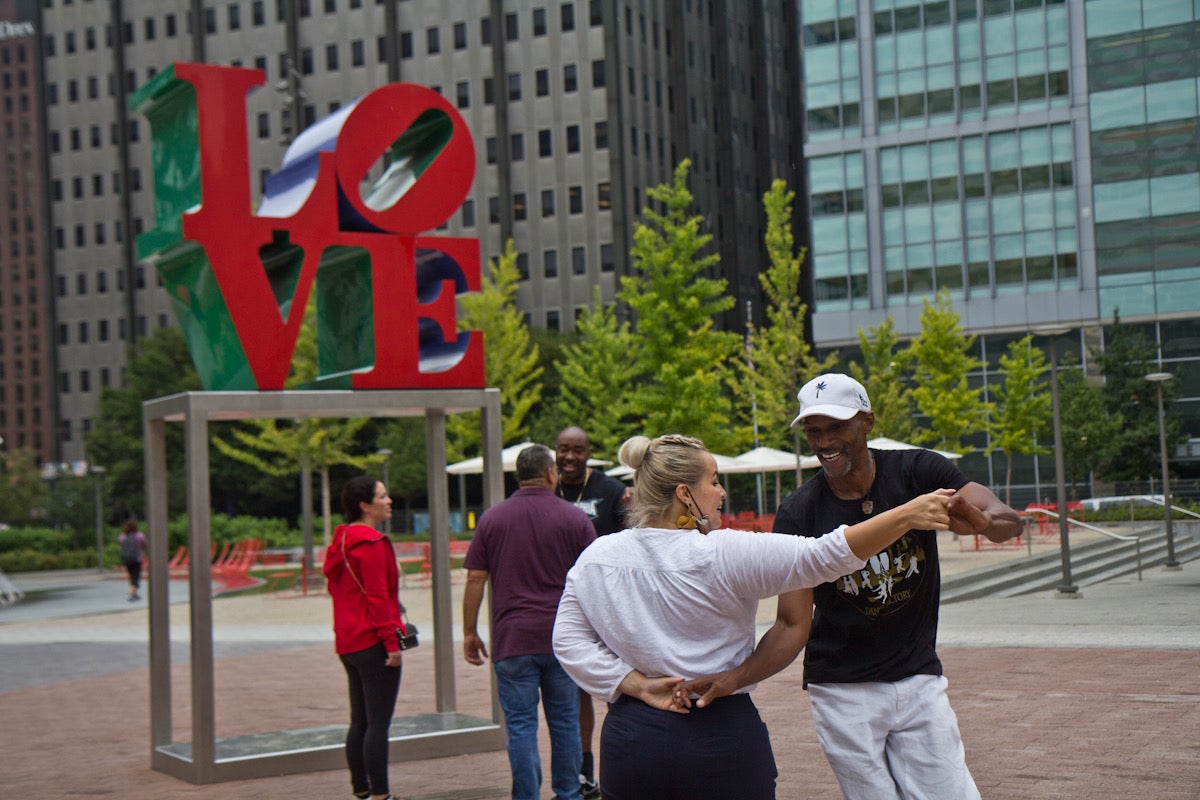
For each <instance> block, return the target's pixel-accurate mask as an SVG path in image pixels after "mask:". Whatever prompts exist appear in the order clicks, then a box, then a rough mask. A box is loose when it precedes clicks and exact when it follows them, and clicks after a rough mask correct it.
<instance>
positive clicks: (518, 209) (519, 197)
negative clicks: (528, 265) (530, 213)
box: [512, 192, 529, 277]
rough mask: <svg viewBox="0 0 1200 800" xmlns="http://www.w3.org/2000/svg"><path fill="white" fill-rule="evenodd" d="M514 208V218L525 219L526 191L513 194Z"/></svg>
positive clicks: (519, 220) (518, 220)
mask: <svg viewBox="0 0 1200 800" xmlns="http://www.w3.org/2000/svg"><path fill="white" fill-rule="evenodd" d="M512 208H513V219H514V220H516V221H517V222H521V221H523V220H524V219H525V217H526V205H525V193H524V192H517V193H516V194H514V195H513V205H512ZM526 277H529V276H528V274H526Z"/></svg>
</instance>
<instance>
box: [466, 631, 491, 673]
mask: <svg viewBox="0 0 1200 800" xmlns="http://www.w3.org/2000/svg"><path fill="white" fill-rule="evenodd" d="M487 657H488V651H487V646H486V645H485V644H484V643H483V639H480V638H479V634H477V633H471V634H467V635H466V636H464V637H463V658H465V659H467V663H468V664H474V665H475V666H477V667H478V666H480V665H482V664H483V659H485V658H487Z"/></svg>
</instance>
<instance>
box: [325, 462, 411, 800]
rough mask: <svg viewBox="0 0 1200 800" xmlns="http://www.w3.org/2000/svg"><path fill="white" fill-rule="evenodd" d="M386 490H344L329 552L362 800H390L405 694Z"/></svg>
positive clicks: (349, 742)
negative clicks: (395, 727) (400, 696)
mask: <svg viewBox="0 0 1200 800" xmlns="http://www.w3.org/2000/svg"><path fill="white" fill-rule="evenodd" d="M391 513H392V499H391V498H390V497H388V493H387V487H385V486H384V485H383V484H382V483H380V482H379V481H377V480H375V479H374V478H371V477H367V476H365V475H360V476H359V477H357V478H352V479H351V480H350V481H349V482H348V483H347V484H346V486H345V488H344V489H343V490H342V514H343V515H344V516H345V518H346V524H345V525H339V526H338V527H337V530H336V531H334V534H333V543H332V544H330V545H329V549H328V550H327V551H326V553H325V567H324V572H325V578H326V580H327V582H328V584H329V594H330V595H331V596H332V597H333V632H334V640H335V648H336V650H337V653H338V656H339V657H340V658H341V660H342V665H343V666H344V667H345V668H346V676H347V678H348V679H349V684H350V729H349V730H348V731H347V732H346V763H347V764H348V765H349V767H350V782H351V785H352V786H353V789H354V794H355V796H356V797H360V798H366V797H368V796H369V797H371V798H373V800H385V799H386V800H390V798H391V794H390V793H389V790H388V729H389V727H390V726H391V724H392V714H393V712H394V711H395V708H396V695H397V693H398V692H399V690H400V641H399V639H398V638H397V635H396V630H397V628H402V627H403V623H402V622H401V620H400V609H401V606H400V590H399V583H398V582H399V577H400V575H399V570H398V567H397V563H396V553H395V550H394V549H393V548H392V541H391V539H389V538H388V537H387V535H386V534H383V533H380V532H379V531H378V530H377V527H378V525H379V523H380V522H382V521H383V520H385V519H387V518H388V517H390V516H391Z"/></svg>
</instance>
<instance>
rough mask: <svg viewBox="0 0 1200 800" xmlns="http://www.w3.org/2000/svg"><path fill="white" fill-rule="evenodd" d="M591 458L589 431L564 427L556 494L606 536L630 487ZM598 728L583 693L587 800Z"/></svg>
mask: <svg viewBox="0 0 1200 800" xmlns="http://www.w3.org/2000/svg"><path fill="white" fill-rule="evenodd" d="M591 457H592V442H591V440H590V439H589V438H588V435H587V432H586V431H584V430H583V429H582V428H578V427H574V426H572V427H570V428H563V430H562V431H561V432H560V433H559V434H558V441H557V442H556V443H555V447H554V461H555V465H556V466H557V467H558V488H557V489H555V492H556V494H558V496H559V497H561V498H562V499H564V500H566V501H567V502H568V503H571V504H572V505H574V506H576V507H577V508H580V509H582V510H583V512H584V513H585V514H587V515H588V517H589V518H590V519H591V520H592V527H594V528H595V529H596V535H597V536H603V535H605V534H606V533H615V532H617V531H619V530H622V529H623V528H624V527H625V504H626V503H627V502H628V494H629V487H627V486H626V485H625V484H623V483H621V481H619V480H617V479H616V478H611V477H609V476H608V475H605V474H604V472H603V471H602V470H598V469H592V468H591V467H589V466H588V459H589V458H591ZM595 725H596V713H595V710H594V709H593V708H592V696H591V695H589V694H588V693H587V692H584V691H582V690H581V691H580V692H579V740H580V743H581V744H582V746H583V772H582V774H581V775H580V776H579V791H580V793H581V794H582V795H583V797H584V800H592V799H593V798H596V797H599V796H600V787H599V784H598V783H597V782H596V779H595V772H594V770H595V767H594V765H593V764H594V761H593V757H592V731H593V729H594V728H595Z"/></svg>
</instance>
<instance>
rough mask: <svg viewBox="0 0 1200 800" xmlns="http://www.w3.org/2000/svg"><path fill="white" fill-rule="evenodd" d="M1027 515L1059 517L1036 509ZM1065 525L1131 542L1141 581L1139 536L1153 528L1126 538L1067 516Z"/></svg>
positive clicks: (1054, 512) (1140, 541)
mask: <svg viewBox="0 0 1200 800" xmlns="http://www.w3.org/2000/svg"><path fill="white" fill-rule="evenodd" d="M1028 513H1029V514H1030V515H1033V514H1045V515H1046V516H1048V517H1054V518H1055V519H1058V517H1059V514H1058V512H1057V511H1051V510H1050V509H1048V508H1038V509H1035V510H1033V511H1030V512H1028ZM1067 524H1068V525H1078V526H1079V527H1081V528H1086V529H1087V530H1089V531H1093V532H1095V533H1099V534H1101V535H1102V536H1107V537H1108V538H1110V539H1117V540H1118V541H1122V542H1133V543H1134V548H1135V549H1136V550H1137V576H1138V580H1139V581H1140V580H1141V579H1142V539H1141V535H1140V534H1143V533H1147V532H1149V531H1152V530H1155V526H1149V527H1146V528H1141V529H1139V530H1138V531H1135V532H1134V533H1133V534H1132V535H1130V536H1126V535H1123V534H1120V533H1113V532H1112V531H1109V530H1105V529H1104V528H1100V527H1097V526H1095V525H1092V524H1091V523H1088V522H1084V521H1083V520H1078V519H1072V518H1071V517H1069V516H1068V517H1067Z"/></svg>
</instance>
